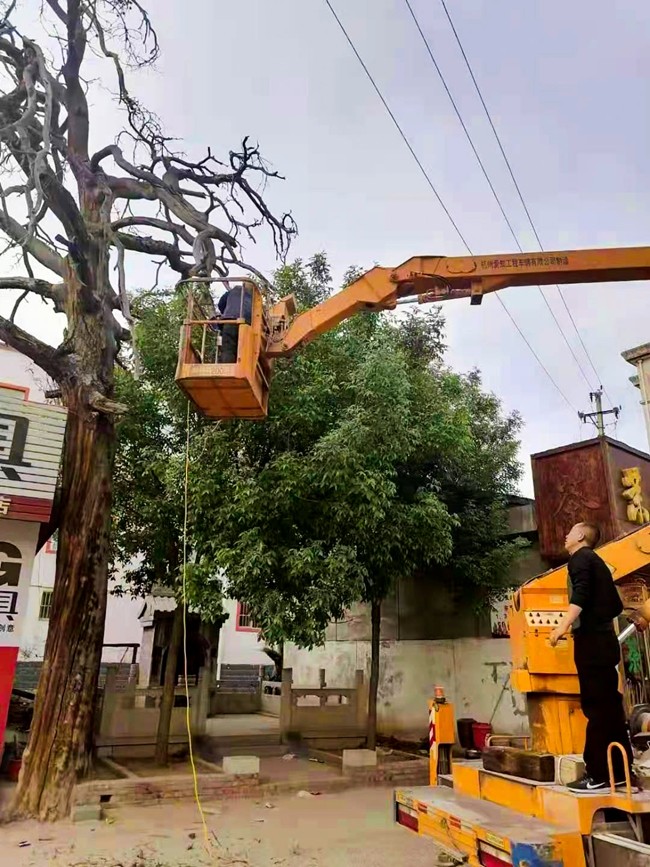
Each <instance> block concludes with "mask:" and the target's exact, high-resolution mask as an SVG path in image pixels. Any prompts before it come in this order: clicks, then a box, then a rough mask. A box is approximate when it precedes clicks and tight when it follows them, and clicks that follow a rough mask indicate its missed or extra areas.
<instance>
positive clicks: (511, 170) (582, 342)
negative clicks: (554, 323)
mask: <svg viewBox="0 0 650 867" xmlns="http://www.w3.org/2000/svg"><path fill="white" fill-rule="evenodd" d="M440 3H441V4H442V8H443V9H444V11H445V15H446V16H447V20H448V21H449V25H450V27H451V29H452V32H453V34H454V37H455V39H456V42H457V43H458V48H459V49H460V53H461V54H462V56H463V60H464V61H465V66H466V67H467V71H468V72H469V74H470V77H471V79H472V82H473V84H474V88H475V89H476V93H477V95H478V98H479V100H480V101H481V105H482V106H483V110H484V112H485V115H486V117H487V119H488V122H489V124H490V127H491V128H492V132H493V133H494V137H495V139H496V142H497V144H498V146H499V150H500V151H501V156H502V157H503V159H504V162H505V164H506V167H507V169H508V172H509V174H510V177H511V179H512V182H513V184H514V186H515V190H516V191H517V195H518V196H519V201H520V202H521V204H522V207H523V209H524V212H525V214H526V217H527V218H528V222H529V223H530V227H531V229H532V230H533V234H534V235H535V239H536V240H537V243H538V244H539V249H540V250H542V251H543V250H544V245H543V244H542V241H541V239H540V237H539V234H538V232H537V228H536V226H535V223H534V222H533V218H532V217H531V215H530V211H529V210H528V205H527V204H526V200H525V199H524V196H523V194H522V192H521V188H520V186H519V184H518V182H517V179H516V177H515V173H514V171H513V169H512V166H511V164H510V160H509V159H508V156H507V154H506V152H505V148H504V147H503V143H502V142H501V137H500V136H499V133H498V132H497V129H496V127H495V125H494V121H493V120H492V115H491V114H490V110H489V109H488V107H487V104H486V102H485V99H484V98H483V94H482V92H481V88H480V87H479V84H478V81H477V80H476V76H475V75H474V70H473V69H472V65H471V63H470V62H469V58H468V57H467V54H466V52H465V49H464V47H463V43H462V42H461V39H460V36H459V35H458V31H457V30H456V27H455V25H454V22H453V20H452V18H451V15H450V14H449V10H448V9H447V4H446V3H445V0H440ZM555 288H556V289H557V291H558V292H559V295H560V298H561V299H562V304H563V305H564V309H565V310H566V312H567V314H568V316H569V319H570V321H571V324H572V325H573V328H574V330H575V333H576V334H577V336H578V340H579V341H580V345H581V346H582V350H583V352H584V354H585V356H586V358H587V360H588V362H589V364H590V365H591V369H592V370H593V372H594V375H595V376H596V379H598V380H599V381H600V376H599V374H598V371H597V370H596V366H595V365H594V362H593V360H592V358H591V355H590V354H589V350H588V349H587V347H586V345H585V342H584V340H583V339H582V335H581V334H580V330H579V329H578V326H577V325H576V321H575V319H574V318H573V314H572V313H571V310H570V309H569V305H568V304H567V301H566V298H565V297H564V292H563V291H562V289H561V287H560V286H556V287H555ZM604 393H605V397H606V398H607V400H608V401H609V402H610V403H613V402H614V401H613V400H612V399H611V398H610V396H609V395H608V394H607V391H606V390H605V391H604Z"/></svg>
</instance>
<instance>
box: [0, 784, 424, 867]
mask: <svg viewBox="0 0 650 867" xmlns="http://www.w3.org/2000/svg"><path fill="white" fill-rule="evenodd" d="M391 798H392V793H391V791H390V789H377V788H374V789H356V790H354V791H349V792H342V793H338V794H331V795H328V794H323V795H319V796H313V797H309V798H306V797H299V796H298V795H290V796H285V797H281V798H274V799H273V800H272V801H269V802H266V803H265V802H255V801H237V800H233V801H229V802H219V803H215V804H206V805H204V807H205V813H206V821H207V825H208V828H209V831H210V835H211V838H212V846H211V850H210V851H209V852H207V851H206V849H205V848H204V843H203V831H202V826H201V823H200V820H199V816H198V812H197V808H196V805H195V804H189V803H170V804H165V805H159V806H152V807H129V808H128V809H123V810H112V811H111V812H110V813H109V818H108V821H103V822H98V823H83V824H77V825H72V824H69V823H60V824H57V825H39V824H38V823H36V822H25V823H20V824H12V825H8V826H6V827H4V828H2V831H1V833H0V837H1V838H2V856H1V858H0V863H1V864H3V865H4V864H6V865H7V867H9V865H11V867H41V865H56V867H118V865H119V867H199V865H200V867H204V865H206V867H207V865H219V867H221V865H223V867H229V865H238V867H349V865H353V864H364V865H366V867H399V865H402V864H408V865H409V867H433V865H435V864H436V863H437V850H436V847H435V846H434V845H433V843H431V842H430V841H428V840H426V839H425V838H422V837H418V836H417V835H416V834H413V833H412V832H410V831H407V830H405V829H404V828H400V827H397V826H396V825H394V823H393V821H392V813H391V803H392V802H391ZM21 843H23V844H29V845H23V846H21Z"/></svg>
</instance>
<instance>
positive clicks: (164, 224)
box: [111, 217, 194, 244]
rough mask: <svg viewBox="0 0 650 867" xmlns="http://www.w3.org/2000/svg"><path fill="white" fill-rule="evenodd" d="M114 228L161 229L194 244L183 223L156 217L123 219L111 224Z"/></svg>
mask: <svg viewBox="0 0 650 867" xmlns="http://www.w3.org/2000/svg"><path fill="white" fill-rule="evenodd" d="M111 226H112V228H113V229H115V230H117V229H126V228H127V227H128V226H149V227H150V228H152V229H160V230H161V231H162V232H171V234H172V235H177V236H178V237H179V238H182V239H183V241H185V243H186V244H193V243H194V239H193V238H192V233H191V232H190V231H189V230H188V229H187V227H186V226H183V225H182V224H181V223H172V222H170V221H169V220H158V219H156V217H122V218H121V219H120V220H115V221H114V222H113V223H112V224H111Z"/></svg>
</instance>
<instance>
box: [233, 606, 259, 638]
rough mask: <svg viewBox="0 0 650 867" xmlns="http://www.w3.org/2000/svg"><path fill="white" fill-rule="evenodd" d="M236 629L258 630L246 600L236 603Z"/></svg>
mask: <svg viewBox="0 0 650 867" xmlns="http://www.w3.org/2000/svg"><path fill="white" fill-rule="evenodd" d="M237 629H238V630H240V631H242V632H259V630H258V628H257V626H255V624H254V623H253V618H252V615H251V613H250V608H249V607H248V604H247V603H246V602H238V603H237Z"/></svg>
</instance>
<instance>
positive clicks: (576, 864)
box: [176, 247, 650, 867]
mask: <svg viewBox="0 0 650 867" xmlns="http://www.w3.org/2000/svg"><path fill="white" fill-rule="evenodd" d="M649 279H650V247H634V248H612V249H601V250H569V251H561V252H544V253H516V254H502V255H489V256H487V255H486V256H462V257H454V258H452V257H444V256H420V257H414V258H412V259H409V260H408V261H406V262H404V263H403V264H402V265H400V266H398V267H397V268H381V267H376V268H372V269H371V270H370V271H368V272H366V273H365V274H363V275H362V276H361V277H360V278H358V279H357V280H356V281H354V282H353V283H352V284H351V285H350V286H348V287H347V288H345V289H343V290H342V291H341V292H338V293H336V294H335V295H332V296H331V297H330V298H328V299H327V300H326V301H324V302H322V303H321V304H318V305H317V306H316V307H314V308H313V309H311V310H308V311H306V312H304V313H300V314H299V315H295V304H294V300H293V297H292V296H287V297H286V298H283V299H281V300H280V301H279V302H277V303H275V304H267V303H265V297H264V294H263V291H262V289H261V288H260V287H259V286H258V285H256V284H255V283H254V282H252V281H251V280H249V279H248V278H243V281H242V282H243V283H244V285H245V287H246V288H247V289H248V290H249V292H250V293H251V295H252V302H253V303H252V315H251V317H250V322H248V321H247V319H245V318H244V317H243V316H241V315H240V317H239V318H238V319H231V320H227V321H226V320H221V324H231V325H237V326H238V332H239V336H238V347H237V360H236V362H235V363H232V364H223V363H221V362H220V355H219V353H220V346H219V341H218V339H216V340H215V339H214V337H215V322H214V320H212V319H210V318H208V316H207V315H206V313H205V312H204V311H203V310H202V309H201V305H200V303H199V300H198V298H197V297H196V296H195V293H194V292H193V291H192V289H191V288H190V289H189V290H188V313H187V319H186V320H185V322H184V323H183V325H182V327H181V340H180V348H179V359H178V367H177V371H176V381H177V382H178V385H179V386H180V388H181V389H182V390H183V391H184V392H185V394H186V395H187V396H188V397H189V398H190V400H192V401H193V403H194V404H195V406H196V407H197V408H198V409H199V411H201V412H202V413H203V414H204V415H206V416H207V417H209V418H215V419H228V418H249V419H260V418H264V417H265V416H266V414H267V406H268V392H269V383H270V380H271V375H272V367H273V361H274V359H275V358H277V357H281V356H286V355H289V354H290V353H292V352H294V351H295V350H297V349H299V348H300V347H301V346H302V345H303V344H305V343H307V342H308V341H309V340H312V339H313V338H315V337H316V336H317V335H319V334H322V333H324V332H326V331H329V330H330V329H332V328H334V327H335V326H336V325H338V324H339V323H340V322H342V321H343V320H345V319H347V318H348V317H350V316H352V315H354V314H355V313H358V312H361V311H364V310H371V311H378V310H390V309H394V308H395V307H396V306H397V305H398V304H402V303H411V302H414V301H417V302H419V303H427V302H441V301H447V300H450V299H454V298H469V299H470V302H471V304H477V305H478V304H480V303H481V301H482V298H483V295H485V294H487V293H489V292H495V291H498V290H500V289H504V288H506V287H508V286H536V285H540V286H541V285H548V284H569V283H596V282H621V281H634V280H649ZM231 281H233V282H234V281H235V278H228V282H231ZM197 282H203V283H205V282H208V281H205V280H201V279H200V278H197ZM241 294H242V297H243V295H244V293H241ZM599 553H600V554H601V556H602V557H603V559H604V560H605V562H606V563H607V564H608V565H609V567H610V569H611V570H612V574H613V578H614V581H616V582H620V581H623V580H627V579H630V578H634V577H640V578H643V577H644V575H647V576H649V577H650V525H646V526H643V527H641V528H639V529H638V530H635V531H634V532H632V533H630V534H628V535H626V536H624V537H622V538H619V539H616V540H614V541H612V542H609V543H608V544H606V545H604V546H603V547H602V548H601V549H600V550H599ZM566 571H567V570H566V566H563V567H561V568H558V569H555V570H552V571H550V572H547V573H545V574H543V575H540V576H539V577H537V578H534V579H532V580H531V581H529V582H528V583H527V584H525V585H523V586H522V587H521V588H520V589H519V590H518V591H517V592H516V593H515V594H514V596H513V600H512V606H511V613H510V634H511V639H510V641H511V644H512V652H513V672H512V683H513V685H514V687H515V688H517V689H518V690H520V691H521V692H524V693H525V694H526V696H527V700H528V716H529V722H530V730H531V741H532V743H531V748H532V749H531V753H530V756H531V757H533V756H535V755H537V756H539V755H540V753H543V754H552V755H554V756H556V757H561V756H569V755H575V754H576V753H579V752H581V751H582V747H583V744H584V731H585V725H586V721H585V719H584V717H583V715H582V712H581V710H580V700H579V687H578V678H577V674H576V671H575V667H574V664H573V652H572V650H573V649H572V638H571V636H570V635H569V636H567V637H566V638H564V639H562V640H560V642H559V643H558V645H557V646H556V647H554V648H553V647H551V646H550V643H549V636H550V633H551V631H552V629H553V628H554V626H556V625H557V623H558V620H559V617H560V616H561V613H562V612H563V611H564V610H565V609H566V606H567V604H568V599H567V574H566ZM648 608H650V605H649V606H648ZM644 614H645V615H647V616H646V620H650V611H645V612H644ZM632 628H633V627H632ZM429 706H430V721H431V723H432V726H431V731H432V732H434V737H433V739H432V744H431V753H430V767H431V773H430V783H431V785H430V786H426V787H419V788H415V789H404V790H398V791H396V792H395V795H394V799H395V818H396V821H397V822H398V823H399V824H400V825H402V826H404V827H406V828H409V829H411V830H412V831H415V832H416V833H419V834H421V835H425V836H429V837H431V838H432V839H433V840H435V841H436V842H437V843H438V844H439V845H440V846H441V847H442V848H443V849H445V850H446V851H447V853H448V855H449V857H450V859H451V863H458V864H462V863H465V864H470V865H476V867H478V865H483V867H502V865H513V867H641V865H650V791H642V792H639V793H634V792H633V791H632V787H631V785H630V775H629V769H628V771H627V786H626V788H625V790H620V789H617V788H616V787H615V786H614V784H613V780H612V786H611V790H610V791H601V792H600V793H599V794H597V795H593V794H587V795H581V794H577V793H575V792H572V791H570V790H568V789H566V788H563V787H561V786H557V785H555V780H552V781H549V782H539V781H538V780H533V779H530V778H529V777H526V776H525V775H524V773H523V772H521V775H520V776H513V774H512V773H508V774H506V773H502V772H498V771H492V770H487V769H485V768H484V767H483V762H482V761H454V762H453V763H452V762H451V746H452V745H453V743H454V741H455V735H454V720H453V708H452V706H451V705H450V704H449V703H448V702H446V701H445V700H444V697H443V696H442V695H437V696H436V697H435V698H434V699H433V700H432V701H431V702H430V703H429ZM630 724H631V731H632V734H633V735H634V736H636V738H637V739H641V740H645V742H646V743H647V741H648V740H650V735H648V734H645V733H647V732H650V706H647V707H639V708H636V709H635V711H634V713H633V715H632V718H631V720H630ZM519 752H522V751H519ZM522 766H523V767H525V762H523V763H522ZM443 770H444V771H445V773H442V771H443Z"/></svg>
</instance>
